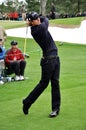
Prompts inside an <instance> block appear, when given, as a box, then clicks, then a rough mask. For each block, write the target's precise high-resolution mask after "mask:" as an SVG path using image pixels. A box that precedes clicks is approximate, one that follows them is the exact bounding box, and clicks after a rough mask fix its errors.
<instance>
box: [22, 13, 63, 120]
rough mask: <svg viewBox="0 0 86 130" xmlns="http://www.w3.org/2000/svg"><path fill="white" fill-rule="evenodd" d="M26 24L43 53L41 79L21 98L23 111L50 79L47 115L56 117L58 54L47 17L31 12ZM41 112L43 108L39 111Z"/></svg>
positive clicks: (58, 97)
mask: <svg viewBox="0 0 86 130" xmlns="http://www.w3.org/2000/svg"><path fill="white" fill-rule="evenodd" d="M26 22H27V24H28V26H30V27H31V34H32V36H33V38H34V39H35V41H36V42H37V43H38V45H39V46H40V47H41V49H42V52H43V55H42V58H41V62H40V64H41V80H40V81H39V83H38V84H37V85H36V86H35V88H34V89H33V90H32V92H30V94H29V95H28V96H27V97H26V98H25V99H23V112H24V114H25V115H27V114H28V111H29V109H30V107H31V105H32V104H33V103H34V102H35V101H36V99H37V98H38V97H39V96H40V95H41V93H42V92H43V91H44V90H45V89H46V88H47V86H48V84H49V81H51V96H52V112H51V113H50V114H49V117H50V118H52V117H56V116H57V115H58V114H59V111H60V102H61V101H60V85H59V76H60V60H59V56H58V49H57V47H56V45H55V42H54V41H53V38H52V36H51V34H50V33H49V31H48V26H49V23H48V19H47V18H46V17H43V16H39V14H38V13H36V12H31V13H30V14H28V16H27V21H26ZM41 112H43V110H42V111H41Z"/></svg>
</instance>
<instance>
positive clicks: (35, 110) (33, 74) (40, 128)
mask: <svg viewBox="0 0 86 130" xmlns="http://www.w3.org/2000/svg"><path fill="white" fill-rule="evenodd" d="M11 40H17V41H18V42H19V47H20V48H21V49H22V50H23V47H24V39H21V38H12V37H8V39H7V41H6V48H9V45H10V41H11ZM56 45H57V47H58V50H59V56H60V60H61V75H60V86H61V100H62V103H61V111H60V115H59V116H58V117H56V118H54V119H50V118H49V117H48V114H49V113H50V112H51V93H50V91H51V87H50V84H49V86H48V88H47V89H46V90H45V91H44V93H43V94H42V95H41V96H40V97H39V99H38V100H37V101H36V102H35V103H34V104H33V105H32V107H31V109H30V113H29V115H27V116H25V115H24V114H23V113H22V99H23V98H24V97H25V96H27V95H28V93H29V92H30V91H31V90H32V89H33V88H34V86H35V85H36V84H37V83H38V81H39V80H40V72H41V70H40V58H41V50H40V48H39V47H38V45H37V44H36V43H35V42H34V41H33V40H32V39H28V40H27V50H26V51H27V53H28V54H29V55H30V58H29V59H26V61H27V66H26V70H25V76H26V77H29V79H27V80H25V81H21V82H9V83H6V84H4V85H0V130H85V129H86V114H85V113H86V45H76V44H70V43H63V45H62V46H60V45H59V43H58V42H56Z"/></svg>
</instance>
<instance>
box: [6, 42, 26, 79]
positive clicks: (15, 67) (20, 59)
mask: <svg viewBox="0 0 86 130" xmlns="http://www.w3.org/2000/svg"><path fill="white" fill-rule="evenodd" d="M17 44H18V42H16V41H12V42H11V48H10V49H9V50H8V51H7V53H6V56H5V65H6V67H7V68H8V71H9V72H11V71H13V72H14V73H15V80H24V70H25V67H26V61H25V57H24V55H23V53H22V51H21V50H20V49H19V48H18V47H17Z"/></svg>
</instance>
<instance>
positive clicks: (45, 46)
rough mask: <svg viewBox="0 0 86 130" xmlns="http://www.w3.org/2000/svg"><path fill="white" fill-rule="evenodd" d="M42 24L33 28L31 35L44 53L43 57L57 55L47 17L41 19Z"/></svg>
mask: <svg viewBox="0 0 86 130" xmlns="http://www.w3.org/2000/svg"><path fill="white" fill-rule="evenodd" d="M40 20H41V24H40V25H37V26H32V27H31V34H32V36H33V38H34V39H35V41H36V42H37V43H38V44H39V46H40V47H41V49H42V51H43V56H44V57H47V56H51V55H57V53H58V50H57V47H56V45H55V42H54V40H53V38H52V36H51V34H50V32H49V31H48V26H49V22H48V19H47V18H46V17H40Z"/></svg>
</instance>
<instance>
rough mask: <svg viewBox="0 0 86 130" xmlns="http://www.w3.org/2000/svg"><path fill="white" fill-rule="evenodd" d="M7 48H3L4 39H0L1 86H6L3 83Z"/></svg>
mask: <svg viewBox="0 0 86 130" xmlns="http://www.w3.org/2000/svg"><path fill="white" fill-rule="evenodd" d="M5 52H6V50H5V48H4V47H3V42H2V39H0V84H4V82H3V80H2V79H3V74H4V69H5V63H4V57H5Z"/></svg>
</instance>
